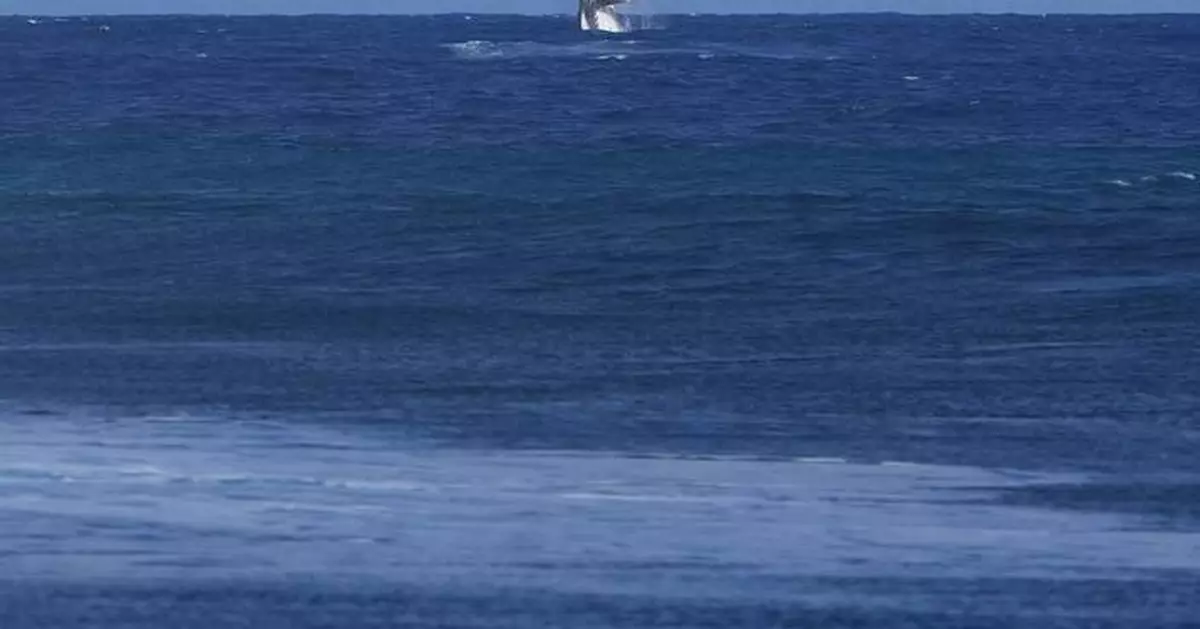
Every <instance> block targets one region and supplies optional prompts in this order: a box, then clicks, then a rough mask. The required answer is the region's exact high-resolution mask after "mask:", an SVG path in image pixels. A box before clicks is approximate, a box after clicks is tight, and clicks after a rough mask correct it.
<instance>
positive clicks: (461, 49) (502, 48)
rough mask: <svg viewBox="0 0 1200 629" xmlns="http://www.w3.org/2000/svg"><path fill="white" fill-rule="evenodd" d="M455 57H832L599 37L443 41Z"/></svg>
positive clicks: (796, 49) (797, 49)
mask: <svg viewBox="0 0 1200 629" xmlns="http://www.w3.org/2000/svg"><path fill="white" fill-rule="evenodd" d="M442 47H443V48H445V49H447V50H449V51H450V52H451V54H453V55H454V56H455V57H457V58H459V59H463V60H469V61H480V60H485V61H486V60H498V59H509V60H511V59H527V58H564V59H571V58H577V59H612V58H619V59H624V58H626V57H629V56H664V57H692V58H698V59H702V60H709V59H714V58H730V59H736V58H753V59H776V60H829V59H831V57H830V56H829V55H828V54H826V53H824V52H821V51H819V50H815V49H813V48H811V47H807V46H798V45H788V46H779V45H775V46H750V45H739V44H730V43H722V42H696V43H686V44H682V45H675V44H668V43H664V42H656V41H649V40H636V39H624V40H598V41H586V42H579V43H571V44H555V43H546V42H537V41H491V40H470V41H464V42H456V43H450V44H443V46H442Z"/></svg>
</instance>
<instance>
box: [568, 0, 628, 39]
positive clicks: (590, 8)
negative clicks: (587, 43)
mask: <svg viewBox="0 0 1200 629" xmlns="http://www.w3.org/2000/svg"><path fill="white" fill-rule="evenodd" d="M628 2H629V0H579V29H580V30H584V31H600V32H604V33H624V32H625V31H626V30H628V27H627V26H626V24H625V20H624V18H622V17H621V15H620V14H619V13H617V8H616V7H617V5H621V4H627V3H628Z"/></svg>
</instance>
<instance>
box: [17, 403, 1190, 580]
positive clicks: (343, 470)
mask: <svg viewBox="0 0 1200 629" xmlns="http://www.w3.org/2000/svg"><path fill="white" fill-rule="evenodd" d="M320 443H336V444H337V445H338V447H337V448H331V449H325V450H322V449H314V448H311V447H305V448H303V449H297V448H296V447H294V446H293V445H291V444H320ZM1080 480H1081V477H1078V476H1073V475H1058V474H1055V475H1051V474H1032V473H1025V474H1013V473H1009V472H1007V471H1004V470H986V469H979V468H971V467H952V466H945V465H929V464H917V463H906V462H887V463H883V464H873V463H857V462H854V461H853V460H849V459H846V458H844V457H837V456H813V457H808V458H804V459H800V460H792V461H789V460H782V459H780V460H762V459H757V458H754V457H736V456H681V455H679V454H677V453H670V452H664V453H660V454H658V455H643V454H638V455H636V456H634V455H628V454H622V453H619V452H571V451H558V452H520V451H488V452H481V451H458V450H445V449H426V448H420V447H416V446H415V445H414V444H412V443H411V442H410V441H408V440H406V439H404V438H403V435H401V434H399V433H396V434H393V433H388V432H383V431H380V430H378V429H367V428H361V429H358V430H354V431H349V433H348V431H347V430H346V429H345V427H344V426H343V427H341V428H332V427H331V428H325V427H322V426H321V425H319V424H318V425H314V424H312V423H300V424H287V423H272V424H270V425H268V424H264V423H256V422H246V421H235V420H230V419H223V418H220V417H210V418H197V419H196V421H187V422H177V421H166V422H162V421H147V420H145V419H129V420H112V421H105V422H99V421H96V420H95V418H88V417H84V416H79V415H73V414H69V413H68V414H61V415H46V416H41V415H39V416H30V417H24V418H22V417H17V416H7V417H4V418H0V487H3V490H4V494H5V501H4V502H3V503H0V546H3V547H5V548H9V549H14V550H15V551H16V552H18V553H22V552H27V553H28V556H27V557H26V558H25V559H23V562H24V563H23V564H22V565H23V567H24V568H25V569H28V570H31V571H35V572H37V573H39V574H48V575H55V574H61V575H71V576H72V578H78V577H79V575H80V574H90V575H94V576H97V577H118V578H119V577H123V576H128V575H131V574H136V575H140V576H141V577H147V576H153V575H154V574H156V573H155V570H157V568H153V567H147V566H145V565H143V564H141V563H139V562H140V559H139V558H141V557H144V556H146V555H147V554H151V555H154V556H156V557H159V558H161V559H162V560H163V561H164V565H165V566H167V567H164V568H162V570H163V571H169V570H170V569H171V568H170V566H178V565H189V566H198V567H196V568H194V569H193V570H194V571H193V572H192V573H190V574H191V577H194V578H221V577H222V576H224V575H228V574H245V573H247V572H251V573H267V574H287V573H296V572H302V571H306V570H320V571H322V572H325V573H328V572H330V571H333V572H337V571H338V570H339V569H341V568H339V566H346V567H347V568H346V569H348V570H353V571H354V573H355V574H360V575H361V574H372V575H377V576H379V577H382V578H387V579H400V580H403V579H408V578H411V579H415V580H420V579H424V578H428V576H429V575H430V574H433V572H431V571H435V572H436V571H441V573H442V574H445V575H447V576H453V577H454V578H458V579H479V580H481V582H486V583H495V582H497V581H513V580H519V581H521V582H529V583H538V582H539V579H548V580H547V581H546V582H545V583H544V584H543V585H548V586H552V587H555V588H562V589H572V588H581V589H587V590H596V589H603V590H616V589H620V588H622V587H625V585H624V584H623V583H624V582H622V581H621V580H616V579H613V578H611V577H610V576H605V575H604V574H603V573H599V572H589V571H580V572H579V573H577V574H576V573H572V574H571V575H569V576H568V577H564V574H563V573H561V572H554V573H547V572H545V571H542V570H539V569H536V568H530V567H528V566H530V565H531V564H536V563H539V562H541V563H554V562H559V563H562V562H566V563H573V564H580V565H587V564H589V563H592V562H603V561H621V562H635V563H636V562H644V563H656V564H662V565H671V564H674V563H679V564H682V563H685V562H687V561H692V562H693V563H694V562H695V561H696V559H695V558H696V557H704V558H706V559H705V560H704V561H711V562H715V564H720V565H739V566H748V567H749V568H748V569H750V570H752V571H754V572H756V573H770V574H778V575H792V576H797V577H799V576H805V575H809V576H813V575H816V576H820V575H825V576H829V575H835V576H836V575H848V574H849V575H871V576H882V575H905V576H906V577H911V576H915V575H920V574H938V575H942V576H944V572H945V571H946V566H954V567H955V568H954V570H955V571H957V573H960V574H961V575H962V576H964V577H973V576H994V575H996V574H1006V575H1015V574H1029V575H1054V576H1056V577H1058V576H1059V575H1062V574H1078V575H1085V576H1087V575H1093V576H1094V575H1110V574H1120V573H1122V572H1123V571H1134V570H1142V569H1160V568H1183V567H1185V566H1186V565H1187V564H1188V563H1189V562H1190V561H1191V560H1190V557H1193V556H1195V551H1197V549H1198V548H1200V547H1198V544H1200V542H1198V539H1197V536H1192V535H1187V534H1184V533H1178V534H1172V533H1163V532H1161V531H1156V532H1152V531H1145V530H1139V529H1137V528H1136V527H1130V526H1128V522H1127V521H1126V520H1124V519H1123V518H1122V517H1120V516H1116V515H1111V516H1105V515H1089V514H1079V513H1070V512H1057V511H1049V510H1040V509H1029V508H1016V507H1009V506H1004V505H1001V504H998V503H991V502H989V501H988V500H987V498H988V496H989V495H990V491H991V490H989V489H987V488H1019V487H1024V486H1029V485H1030V484H1034V483H1045V482H1064V481H1071V482H1078V481H1080ZM17 521H20V522H33V523H36V525H35V526H33V527H32V528H31V527H30V526H28V525H22V526H6V525H5V523H6V522H10V523H11V522H17ZM118 524H119V525H118ZM81 531H82V532H83V533H82V534H81ZM147 531H151V532H153V534H152V535H150V534H145V533H146V532H147ZM264 540H267V541H264ZM270 540H281V541H279V542H272V541H270ZM356 540H357V541H358V542H361V541H362V540H369V541H370V543H371V544H372V549H373V550H372V552H371V553H370V554H369V555H366V556H354V557H351V556H350V555H349V554H348V553H351V552H352V551H351V550H348V548H351V547H353V546H356V545H357V542H356ZM795 540H803V542H804V543H791V542H793V541H795ZM298 542H302V546H297V543H298ZM47 544H49V545H52V546H53V547H54V548H56V549H57V551H58V552H56V553H54V554H38V553H36V552H33V551H34V549H36V548H40V547H44V546H45V545H47ZM214 558H216V559H214ZM664 570H668V571H669V569H666V568H664ZM164 574H165V572H164ZM660 576H663V575H660ZM742 576H743V575H741V573H740V572H737V571H734V572H732V573H730V572H728V571H725V572H720V571H709V576H708V577H706V579H708V581H706V583H708V584H709V586H711V588H712V591H713V592H725V593H726V594H727V593H728V592H730V591H731V588H732V589H738V588H740V586H739V585H738V584H739V583H740V582H741V581H740V580H741V579H742ZM670 582H671V581H670V579H665V580H663V583H660V584H659V585H656V587H658V588H660V591H662V592H666V593H674V594H679V595H685V594H687V593H689V592H693V591H694V590H691V589H688V588H690V587H692V586H693V585H695V584H694V583H691V582H688V586H687V587H684V586H683V585H681V586H680V589H679V590H678V591H675V590H672V589H671V588H672V587H673V586H671V585H670ZM680 583H683V582H682V581H681V582H680ZM780 587H781V588H782V587H783V586H780ZM778 594H779V595H780V596H783V595H786V592H785V591H784V590H782V589H781V590H780V591H779V592H778Z"/></svg>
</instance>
